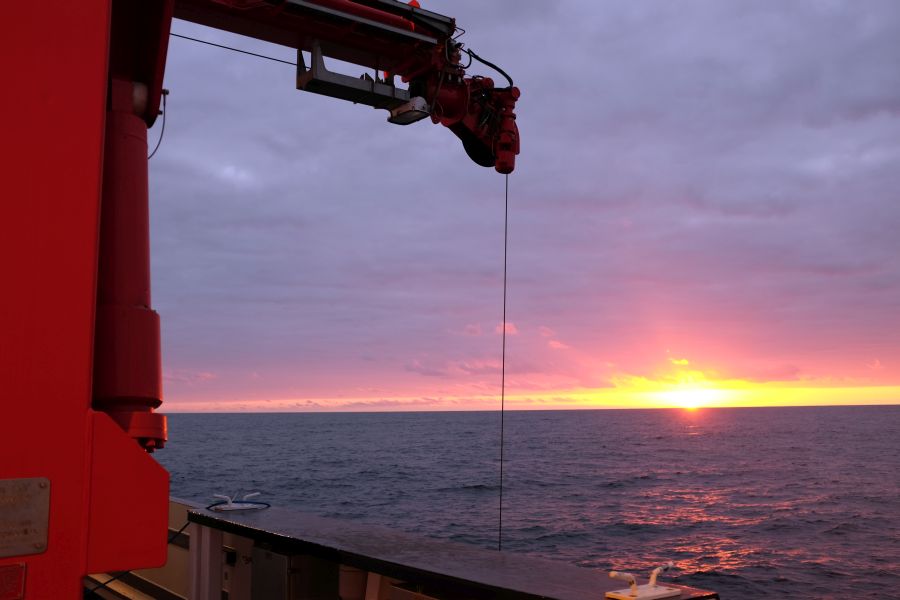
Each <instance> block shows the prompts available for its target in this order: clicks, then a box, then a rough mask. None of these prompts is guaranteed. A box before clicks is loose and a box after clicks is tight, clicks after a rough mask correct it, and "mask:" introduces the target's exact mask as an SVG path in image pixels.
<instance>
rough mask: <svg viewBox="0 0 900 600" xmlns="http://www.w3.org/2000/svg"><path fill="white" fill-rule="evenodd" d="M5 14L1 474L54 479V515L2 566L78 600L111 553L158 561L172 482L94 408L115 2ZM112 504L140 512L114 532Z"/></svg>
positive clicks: (0, 99) (35, 593) (31, 593)
mask: <svg viewBox="0 0 900 600" xmlns="http://www.w3.org/2000/svg"><path fill="white" fill-rule="evenodd" d="M148 3H149V2H148ZM4 22H6V23H9V24H10V26H9V27H7V28H4V38H3V45H4V51H3V52H2V53H0V56H2V59H0V61H2V68H3V72H4V77H5V84H4V87H5V89H6V90H7V93H4V94H2V95H0V110H2V112H3V114H5V115H7V116H9V117H10V118H8V119H7V121H6V123H5V124H4V131H3V144H2V150H0V152H2V155H0V165H2V171H3V182H4V188H3V192H2V195H0V201H2V205H3V218H2V219H0V257H2V258H0V261H2V269H0V273H2V277H3V279H2V286H3V287H2V293H0V381H3V388H2V391H0V399H2V404H3V411H4V414H3V418H2V421H0V423H2V428H0V431H2V438H0V478H2V479H15V478H24V477H46V478H47V479H49V481H50V516H49V539H48V544H47V547H46V548H45V549H37V548H36V549H35V553H33V554H29V555H25V556H10V557H3V558H0V566H9V565H21V564H24V565H25V598H26V599H28V600H46V599H51V598H52V599H60V600H66V599H74V598H80V597H81V596H82V585H81V581H82V577H83V576H84V575H85V574H86V573H87V572H88V571H89V570H90V569H91V568H92V567H94V566H102V565H105V564H111V561H108V560H106V558H108V557H107V556H106V554H107V553H110V554H111V553H121V557H122V558H121V560H118V561H116V563H115V566H116V567H117V568H137V567H143V566H151V565H155V564H159V562H160V556H161V553H163V552H165V515H166V511H167V503H166V502H165V498H166V496H167V495H168V486H167V477H166V475H165V473H164V472H161V469H160V468H159V467H158V465H156V463H155V461H153V459H152V458H151V457H150V456H149V455H147V454H146V453H145V452H143V451H142V450H141V449H140V448H139V446H138V445H137V444H135V443H134V441H133V440H131V439H130V438H129V437H128V436H127V435H126V434H125V433H124V432H123V431H122V430H121V429H119V428H118V427H115V426H112V425H111V424H110V422H109V419H108V417H106V416H105V415H98V414H97V413H95V412H94V411H93V410H92V409H91V399H92V389H91V387H92V386H91V379H92V372H93V341H94V340H93V338H94V328H95V322H94V315H95V306H96V292H97V267H98V239H99V237H98V236H99V230H98V226H99V216H100V198H101V189H102V170H103V152H104V129H105V122H106V111H107V106H106V101H107V87H108V81H109V73H108V56H109V40H110V22H111V6H110V0H83V1H81V2H77V3H73V2H69V1H68V0H56V1H46V2H40V3H34V2H16V3H12V4H10V5H9V6H5V7H4ZM98 419H99V420H102V419H105V421H102V422H96V421H98ZM126 447H127V448H129V450H127V451H126V450H124V448H126ZM148 477H149V479H147V478H148ZM139 480H145V481H144V482H143V483H141V484H140V485H139V486H138V485H137V484H136V482H138V481H139ZM125 486H127V487H125ZM112 507H117V508H118V512H115V513H114V512H112V511H113V508H112ZM106 511H110V512H109V514H108V517H112V516H116V517H120V518H121V517H123V514H124V512H125V511H127V513H128V514H129V515H131V516H132V517H135V518H132V519H130V520H129V521H127V524H126V522H125V521H120V522H119V524H118V525H117V527H118V530H117V531H114V530H113V528H112V526H106V525H104V522H109V519H108V518H107V517H105V516H102V515H101V513H103V512H106ZM92 523H93V524H100V526H99V527H97V526H95V527H92ZM160 523H162V525H160ZM160 527H162V529H161V530H160ZM123 529H127V530H128V534H129V539H127V540H126V539H124V538H123V535H122V531H123ZM89 531H90V535H89V533H88V532H89ZM89 548H90V552H89ZM98 548H101V549H105V552H104V551H97V549H98Z"/></svg>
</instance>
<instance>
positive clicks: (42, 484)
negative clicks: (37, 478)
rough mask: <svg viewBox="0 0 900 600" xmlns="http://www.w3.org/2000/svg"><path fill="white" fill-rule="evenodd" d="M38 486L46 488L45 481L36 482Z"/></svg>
mask: <svg viewBox="0 0 900 600" xmlns="http://www.w3.org/2000/svg"><path fill="white" fill-rule="evenodd" d="M38 487H39V488H41V489H46V487H47V482H46V481H41V482H40V483H38Z"/></svg>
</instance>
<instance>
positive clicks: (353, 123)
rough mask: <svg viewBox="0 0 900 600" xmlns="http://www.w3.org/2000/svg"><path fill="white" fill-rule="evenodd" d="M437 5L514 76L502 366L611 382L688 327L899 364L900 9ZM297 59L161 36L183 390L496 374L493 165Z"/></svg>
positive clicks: (173, 319) (166, 204)
mask: <svg viewBox="0 0 900 600" xmlns="http://www.w3.org/2000/svg"><path fill="white" fill-rule="evenodd" d="M511 7H512V8H514V10H511ZM429 9H431V10H435V11H438V12H444V13H446V14H449V15H452V16H454V17H456V18H457V21H458V22H459V24H460V25H461V26H462V27H465V28H466V29H467V33H466V35H465V36H464V37H463V38H462V41H464V42H465V43H466V44H467V45H469V46H470V47H472V48H473V49H474V50H476V51H477V52H478V53H479V54H480V55H482V56H485V57H488V58H489V59H490V60H492V61H493V62H496V63H497V64H499V65H501V66H503V68H504V69H505V70H507V71H508V72H509V73H510V74H511V75H512V76H513V77H514V78H515V79H516V83H517V85H518V86H519V87H520V88H521V89H522V98H521V101H520V103H519V105H518V106H517V114H518V120H517V122H518V124H519V127H520V128H521V133H522V154H521V155H520V157H519V163H518V168H517V170H516V172H515V173H513V174H512V176H511V177H510V179H509V186H510V188H509V189H510V210H509V219H510V220H509V271H508V275H509V290H508V291H509V297H508V308H509V315H510V316H511V318H513V319H514V320H515V325H514V324H513V323H510V324H509V328H508V329H507V333H510V334H511V335H510V338H509V339H508V340H507V343H508V347H507V352H508V355H507V359H508V363H509V364H508V366H511V367H513V368H517V369H520V370H522V371H523V372H524V371H528V372H534V373H538V372H540V373H550V375H552V376H553V377H555V378H556V379H553V380H552V381H554V382H556V383H554V385H555V384H559V382H560V381H568V382H571V381H579V382H599V381H601V380H602V379H603V378H604V377H605V376H607V375H608V374H609V371H610V370H611V369H609V368H607V367H603V366H602V365H603V364H605V363H609V364H615V365H616V367H615V369H617V370H621V371H622V372H634V373H652V372H653V371H654V369H657V368H658V367H659V366H660V364H666V355H665V353H664V352H665V349H666V348H677V352H678V356H690V366H691V367H696V366H697V365H702V367H703V370H704V372H706V371H707V367H709V369H710V370H712V371H716V372H719V373H721V374H730V373H734V374H736V375H742V374H745V375H746V376H747V377H756V378H758V379H760V380H765V379H766V378H770V377H774V378H776V379H778V378H790V377H795V378H819V377H825V376H834V377H843V378H851V379H853V378H869V380H871V381H877V382H880V383H882V384H891V383H894V384H896V383H897V382H898V381H900V371H898V367H896V366H894V365H898V364H900V361H898V360H897V359H900V313H898V312H897V310H896V299H897V298H898V297H900V262H898V261H897V260H896V255H897V237H896V236H897V229H898V224H900V203H898V202H897V201H896V198H897V195H896V190H897V189H900V70H898V69H897V68H896V61H895V60H893V57H894V56H895V55H896V50H897V41H896V33H895V29H896V24H897V23H898V22H900V4H898V3H896V2H894V1H893V0H871V1H870V2H867V3H866V10H859V9H858V7H856V6H854V5H853V4H852V3H839V2H815V1H797V2H791V3H789V4H785V5H782V4H781V3H778V4H774V3H759V2H754V1H752V0H735V1H734V2H729V3H727V4H724V3H721V2H717V1H713V0H698V1H697V2H692V3H687V4H679V5H678V6H677V7H676V6H674V5H670V4H667V3H657V4H649V3H648V4H643V3H631V2H608V3H607V2H604V3H595V2H589V1H587V0H584V1H581V2H559V3H551V4H546V3H542V4H540V5H538V4H534V6H532V5H530V4H528V3H519V2H517V3H512V2H495V3H484V2H480V1H475V0H465V1H464V0H453V1H452V2H451V1H449V0H433V3H432V4H430V5H429ZM173 31H176V32H181V33H186V34H188V35H194V36H196V37H200V38H203V39H207V40H210V41H213V42H219V43H225V44H228V45H232V46H236V47H240V48H244V49H247V50H250V51H255V52H260V53H264V54H268V55H272V56H276V57H279V58H285V59H287V60H291V59H292V58H293V56H292V52H291V51H290V50H289V49H286V48H282V47H278V46H272V45H269V44H264V43H261V42H256V41H253V40H249V39H246V38H241V37H237V36H232V35H229V34H226V33H223V32H218V31H213V30H208V29H205V28H201V27H197V26H194V25H191V24H188V23H185V22H181V21H176V22H175V23H174V24H173ZM523 39H540V40H547V41H548V43H547V44H542V45H541V46H535V47H533V48H532V47H528V46H527V45H523V44H522V43H521V40H523ZM512 48H514V49H515V51H511V49H512ZM597 56H606V57H610V56H615V57H619V58H618V59H617V60H597V59H596V57H597ZM472 72H473V73H476V72H477V73H480V74H490V73H489V72H488V71H487V69H484V70H482V69H481V67H476V68H474V69H473V71H472ZM293 76H294V73H293V70H292V69H291V68H290V67H289V66H286V65H279V64H275V63H270V62H269V61H260V60H259V59H255V58H253V57H250V56H246V55H239V54H233V53H228V52H225V51H222V50H219V49H216V48H211V47H208V46H202V45H198V44H195V43H192V42H189V41H185V40H182V39H178V38H173V39H172V40H171V44H170V49H169V62H168V66H167V72H166V87H167V88H169V89H171V90H172V94H171V95H170V97H169V100H168V111H169V112H168V115H167V126H166V134H165V138H164V140H163V142H162V145H161V147H160V150H159V152H158V153H157V155H156V156H154V158H153V160H152V161H151V162H150V168H151V198H152V200H151V202H152V207H153V209H152V212H151V219H152V252H153V256H152V263H153V294H154V296H153V297H154V303H155V307H156V309H157V310H158V311H159V313H160V315H161V317H162V327H163V343H164V346H163V351H164V354H163V361H164V365H165V369H166V372H167V373H168V375H167V378H166V384H167V398H168V400H167V402H171V403H172V404H173V405H177V404H178V403H179V402H207V401H208V402H212V401H213V400H214V399H215V398H219V397H224V396H227V397H229V398H232V397H234V398H236V400H235V401H237V400H240V399H242V398H248V399H252V398H259V397H263V396H266V397H305V396H304V395H303V394H304V393H307V392H308V393H312V392H311V391H310V390H312V391H314V392H315V393H316V395H317V396H321V397H330V396H333V395H336V394H339V393H344V394H349V395H353V394H354V393H356V392H355V390H358V389H360V388H375V389H377V390H385V391H384V393H381V392H374V391H373V392H371V396H372V398H373V399H377V398H381V397H386V396H389V395H395V394H402V395H404V397H426V396H427V397H428V398H445V397H449V392H448V389H449V388H450V387H451V386H453V385H467V386H468V385H471V386H474V385H477V384H478V383H479V382H480V383H481V384H482V385H484V386H488V385H489V384H490V383H492V381H493V379H492V378H493V377H494V376H495V375H496V374H495V373H494V372H492V370H491V367H490V365H491V364H492V361H496V360H499V352H500V349H499V347H498V344H497V343H495V342H497V341H498V340H497V339H496V337H495V336H493V335H484V333H489V332H490V331H491V330H494V331H495V332H498V333H499V332H500V329H499V328H496V329H493V328H491V327H490V325H489V324H491V323H496V322H497V321H498V320H499V318H500V314H501V312H500V311H501V310H502V306H501V302H502V289H503V288H502V275H503V264H502V249H503V230H504V218H503V217H504V207H503V190H504V185H503V178H502V177H500V176H499V175H497V174H496V173H494V172H492V171H491V170H489V169H482V168H480V167H477V166H475V165H473V164H472V163H471V161H469V159H468V158H467V157H466V156H465V153H464V152H463V151H462V148H461V145H460V143H459V141H458V140H457V139H456V138H455V137H454V136H453V135H452V134H450V133H449V132H448V131H446V130H445V129H443V128H442V127H440V126H432V125H430V124H428V123H427V122H423V123H420V124H417V125H414V126H411V127H405V128H401V127H393V126H390V125H388V124H387V123H385V122H384V118H385V113H384V112H383V111H373V110H371V109H368V108H365V107H362V106H358V105H353V104H351V103H343V102H340V101H337V100H333V99H329V98H324V97H319V96H315V95H313V94H306V93H302V92H298V91H296V90H294V89H293V88H294V86H293V84H292V81H293ZM157 134H158V131H156V128H154V131H151V134H150V135H151V139H155V136H156V135H157ZM438 182H439V183H438ZM461 324H468V325H465V326H463V328H462V330H461V331H460V329H459V328H460V326H461ZM479 324H488V325H486V326H484V328H482V326H481V325H479ZM549 325H552V327H550V326H549ZM517 332H521V333H520V334H519V335H515V334H516V333H517ZM560 340H565V345H566V346H569V347H570V348H568V350H567V351H566V352H559V351H558V350H560V349H561V348H558V347H554V346H553V345H552V342H554V341H555V342H558V343H562V342H561V341H560ZM873 348H877V349H878V353H879V356H878V359H879V361H880V362H877V363H873V362H869V363H868V365H867V364H866V363H867V361H871V360H872V359H871V358H870V357H871V355H872V353H873V350H872V349H873ZM409 357H416V360H411V359H410V358H409ZM876 364H877V365H881V367H882V368H879V369H876V368H872V365H876ZM677 366H682V367H687V366H689V365H688V364H684V365H677ZM698 368H699V367H698ZM251 372H256V373H258V376H257V377H256V378H255V379H254V378H252V377H250V375H249V373H251ZM192 373H193V374H195V375H190V374H192ZM197 373H214V374H216V376H215V378H213V379H208V380H203V379H202V378H198V376H197V375H196V374H197ZM550 375H548V379H547V380H546V381H551V379H549V377H550ZM192 377H193V379H192ZM529 377H530V378H529V379H525V378H524V377H522V378H520V381H521V384H522V385H523V386H525V385H545V381H544V380H538V379H537V377H536V376H529ZM536 382H537V383H536ZM425 385H428V386H433V387H435V388H440V389H437V390H436V392H437V391H439V392H441V394H439V393H436V392H435V393H430V391H431V390H430V389H429V393H428V394H426V393H425V392H424V391H423V390H422V389H420V387H417V386H425ZM547 385H549V384H547ZM441 386H444V387H441ZM445 388H446V389H445ZM417 390H418V391H417ZM450 391H453V390H450ZM444 392H447V394H445V395H442V394H443V393H444ZM248 401H249V400H248Z"/></svg>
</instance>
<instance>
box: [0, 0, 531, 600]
mask: <svg viewBox="0 0 900 600" xmlns="http://www.w3.org/2000/svg"><path fill="white" fill-rule="evenodd" d="M4 14H5V16H6V23H7V24H8V25H9V26H8V27H7V28H6V31H5V33H4V39H3V45H4V48H3V50H4V52H3V59H2V60H3V61H4V62H3V66H4V69H3V70H4V73H5V76H6V81H7V82H8V83H7V86H6V92H5V93H4V94H3V95H2V100H0V102H2V107H3V114H4V115H5V116H6V117H7V119H6V123H5V124H4V131H3V137H2V139H3V161H2V164H3V168H4V175H5V176H4V184H5V185H4V193H3V209H4V210H3V218H2V219H0V252H2V264H3V269H2V276H3V282H4V288H3V295H2V300H0V303H2V310H0V375H2V381H3V382H4V388H3V389H4V391H3V394H2V398H3V400H4V402H3V408H4V410H5V414H4V419H3V429H2V434H3V436H2V441H0V508H2V510H0V599H2V600H12V599H18V598H28V599H42V600H43V599H50V598H53V599H65V598H76V597H80V596H81V594H82V590H81V586H82V583H81V581H82V577H83V576H84V575H85V574H87V573H94V572H106V571H115V570H126V569H134V568H139V567H151V566H158V565H161V564H162V563H163V562H164V561H165V558H166V536H167V505H168V474H167V473H166V472H165V471H164V470H163V469H162V468H161V467H160V466H159V465H158V464H157V463H156V461H154V460H153V459H152V458H151V457H150V456H149V455H148V453H149V452H152V451H154V450H156V449H159V448H162V447H163V446H164V444H165V441H166V424H165V417H164V416H162V415H159V414H158V413H156V412H155V409H156V408H158V407H159V405H160V403H161V401H162V390H161V384H160V381H161V377H160V339H159V317H158V315H157V314H156V313H155V312H154V311H153V310H152V308H151V303H150V266H149V256H150V255H149V235H148V185H147V173H148V171H147V128H148V127H150V126H152V125H153V123H154V121H155V120H156V118H157V116H158V114H159V106H160V98H161V94H162V93H163V90H162V81H163V74H164V70H165V61H166V53H167V48H168V37H169V29H170V25H171V21H172V18H173V16H176V17H179V18H183V19H186V20H189V21H194V22H197V23H201V24H204V25H208V26H211V27H217V28H220V29H224V30H227V31H231V32H234V33H239V34H243V35H247V36H250V37H254V38H258V39H262V40H267V41H270V42H274V43H277V44H282V45H285V46H289V47H292V48H296V49H297V52H298V71H297V87H298V88H299V89H303V90H306V91H310V92H314V93H320V94H325V95H329V96H332V97H336V98H340V99H345V100H351V101H353V102H357V103H361V104H367V105H370V106H374V107H376V108H383V109H386V110H388V111H390V114H391V116H390V118H389V121H391V122H393V123H398V124H407V123H411V122H414V121H416V120H419V119H421V118H424V117H428V116H430V117H431V119H432V121H433V122H435V123H441V124H443V125H445V126H447V127H448V128H449V129H450V130H451V131H452V132H453V133H454V134H456V135H457V136H458V137H459V138H460V139H461V140H462V142H463V145H464V148H465V150H466V152H467V153H468V154H469V156H470V157H472V158H473V160H474V161H475V162H476V163H478V164H480V165H483V166H490V167H494V168H495V169H496V170H497V171H499V172H501V173H510V172H511V171H512V170H513V168H514V167H515V156H516V155H517V154H518V152H519V139H518V129H517V128H516V123H515V114H514V107H515V102H516V99H517V98H518V96H519V91H518V89H517V88H515V87H513V85H512V81H509V86H507V87H504V88H498V87H496V86H495V85H494V83H493V81H492V80H491V79H489V78H485V77H468V76H466V73H465V69H464V67H463V66H462V65H461V60H460V59H461V57H462V56H464V55H468V56H469V57H471V58H474V59H476V60H480V58H479V57H478V56H477V55H476V54H474V53H470V52H469V51H467V50H465V49H464V48H463V47H462V45H461V44H460V43H459V42H458V41H456V39H455V38H454V36H455V35H456V31H457V30H456V25H455V22H454V21H453V19H450V18H448V17H444V16H441V15H437V14H434V13H431V12H428V11H425V10H422V9H421V8H419V7H418V6H417V5H416V4H415V3H413V5H407V4H403V3H400V2H396V1H394V0H358V1H356V2H352V1H350V0H142V1H140V2H135V1H133V0H82V1H80V2H71V1H63V0H49V1H44V2H40V3H37V2H17V3H13V4H11V5H10V6H7V7H5V13H4ZM304 53H305V54H306V55H308V56H309V60H310V64H309V66H307V64H306V60H305V55H304ZM325 57H331V58H335V59H339V60H342V61H346V62H350V63H353V64H357V65H361V66H363V67H365V68H367V69H371V71H372V75H364V76H363V77H362V78H358V77H351V76H348V75H342V74H340V73H334V72H331V71H329V70H328V69H326V68H325V63H324V58H325ZM485 64H487V65H488V66H491V67H493V65H490V63H485ZM501 74H502V72H501ZM504 76H505V74H504ZM398 78H399V79H400V80H401V81H404V82H406V83H408V87H407V88H401V87H399V86H397V85H396V80H397V79H398ZM135 442H137V443H135Z"/></svg>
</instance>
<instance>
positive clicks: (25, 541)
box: [0, 477, 50, 558]
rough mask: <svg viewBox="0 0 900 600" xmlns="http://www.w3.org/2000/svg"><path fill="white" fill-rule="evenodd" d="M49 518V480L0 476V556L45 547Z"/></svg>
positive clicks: (39, 549)
mask: <svg viewBox="0 0 900 600" xmlns="http://www.w3.org/2000/svg"><path fill="white" fill-rule="evenodd" d="M49 521H50V480H49V479H47V478H46V477H29V478H23V479H0V558H2V557H6V556H25V555H27V554H40V553H41V552H43V551H44V550H46V549H47V533H48V529H49Z"/></svg>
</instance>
